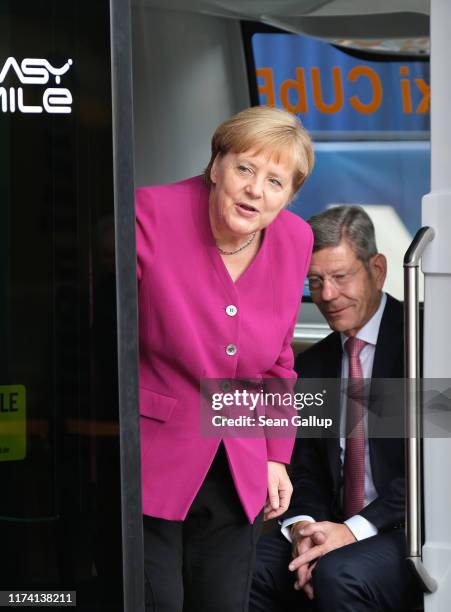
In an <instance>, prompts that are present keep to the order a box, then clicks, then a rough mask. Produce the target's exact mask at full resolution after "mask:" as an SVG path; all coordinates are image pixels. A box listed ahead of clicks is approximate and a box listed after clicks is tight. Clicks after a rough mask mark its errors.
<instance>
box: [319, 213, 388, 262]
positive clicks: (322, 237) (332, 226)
mask: <svg viewBox="0 0 451 612" xmlns="http://www.w3.org/2000/svg"><path fill="white" fill-rule="evenodd" d="M308 222H309V224H310V226H311V228H312V230H313V235H314V243H313V252H314V253H315V252H316V251H321V249H326V248H327V247H336V246H338V245H339V244H340V242H341V241H342V240H347V242H349V244H350V246H351V248H352V250H353V251H354V253H355V255H356V257H357V259H360V260H361V261H363V262H364V263H367V262H368V261H369V259H370V258H371V257H372V256H373V255H376V254H377V252H378V251H377V247H376V236H375V233H374V225H373V222H372V221H371V219H370V217H369V216H368V214H367V213H366V212H365V211H364V210H363V208H362V207H361V206H333V207H332V208H329V209H327V210H325V211H324V212H322V213H320V214H318V215H313V217H310V219H309V221H308Z"/></svg>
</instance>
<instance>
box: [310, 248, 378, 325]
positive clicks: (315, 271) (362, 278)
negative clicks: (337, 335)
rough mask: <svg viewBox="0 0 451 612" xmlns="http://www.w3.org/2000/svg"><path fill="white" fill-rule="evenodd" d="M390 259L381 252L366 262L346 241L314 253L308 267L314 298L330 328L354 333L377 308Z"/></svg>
mask: <svg viewBox="0 0 451 612" xmlns="http://www.w3.org/2000/svg"><path fill="white" fill-rule="evenodd" d="M386 274H387V262H386V259H385V257H384V255H382V254H381V253H378V254H377V255H374V256H373V257H372V258H371V259H370V260H369V262H368V263H367V264H366V265H365V264H364V263H363V262H362V261H360V260H359V259H357V257H356V256H355V253H354V251H353V250H352V248H351V246H350V245H349V243H348V242H347V241H346V240H342V241H341V242H340V244H339V245H338V246H336V247H327V248H325V249H321V250H320V251H317V252H316V253H313V255H312V260H311V262H310V268H309V274H308V276H309V281H310V291H311V296H312V300H313V301H314V302H315V304H316V305H317V306H318V308H319V309H320V311H321V312H322V314H323V315H324V317H325V318H326V319H327V322H328V323H329V325H330V327H331V328H332V329H333V330H335V331H339V332H343V333H344V334H346V335H347V336H355V335H356V334H357V332H358V331H359V329H361V328H362V327H363V326H364V325H365V324H366V323H367V322H368V321H369V320H370V319H371V317H372V316H373V315H374V313H375V312H376V310H377V309H378V306H379V303H380V297H381V294H380V292H381V289H382V287H383V285H384V281H385V276H386Z"/></svg>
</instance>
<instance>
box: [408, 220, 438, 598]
mask: <svg viewBox="0 0 451 612" xmlns="http://www.w3.org/2000/svg"><path fill="white" fill-rule="evenodd" d="M433 237H434V230H433V229H431V228H430V227H423V228H421V229H420V230H419V231H418V232H417V234H416V236H415V238H414V239H413V241H412V244H411V245H410V247H409V249H408V251H407V253H406V255H405V257H404V342H405V372H406V376H405V378H406V389H405V398H406V540H407V561H408V563H409V564H410V565H411V566H412V568H413V570H414V571H415V573H416V574H417V576H418V578H419V580H420V581H421V584H422V587H423V590H424V591H425V592H429V593H432V592H433V591H435V589H436V588H437V583H436V582H435V580H434V579H433V578H431V576H429V574H428V573H427V572H426V569H425V568H424V566H423V564H422V560H421V545H422V531H421V516H422V503H421V499H422V487H421V471H422V458H421V433H422V410H421V405H422V404H421V389H420V385H419V381H420V336H419V330H420V325H419V314H420V313H419V295H418V268H419V265H420V259H421V256H422V254H423V251H424V249H425V248H426V246H427V244H428V243H429V242H430V241H431V240H432V239H433Z"/></svg>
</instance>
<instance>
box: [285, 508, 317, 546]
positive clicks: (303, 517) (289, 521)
mask: <svg viewBox="0 0 451 612" xmlns="http://www.w3.org/2000/svg"><path fill="white" fill-rule="evenodd" d="M299 521H310V522H311V523H315V522H316V521H315V519H314V518H312V517H311V516H308V515H307V514H300V515H299V516H292V517H291V518H288V519H285V520H284V521H282V522H281V523H280V530H281V531H282V535H283V536H285V537H286V539H287V540H288V541H289V542H292V541H293V540H292V537H291V530H290V529H289V528H290V527H291V525H293V524H294V523H299Z"/></svg>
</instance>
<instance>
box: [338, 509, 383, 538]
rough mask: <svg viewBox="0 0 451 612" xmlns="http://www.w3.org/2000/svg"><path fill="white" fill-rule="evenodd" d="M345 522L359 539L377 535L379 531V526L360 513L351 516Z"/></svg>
mask: <svg viewBox="0 0 451 612" xmlns="http://www.w3.org/2000/svg"><path fill="white" fill-rule="evenodd" d="M344 523H345V525H347V526H348V527H349V529H350V530H351V531H352V533H353V534H354V536H355V538H356V540H357V541H359V540H365V539H366V538H371V536H375V535H377V533H378V529H377V527H375V526H374V525H373V523H370V521H368V520H367V519H366V518H364V517H363V516H361V515H360V514H356V515H355V516H351V518H348V519H347V520H346V521H345V522H344Z"/></svg>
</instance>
